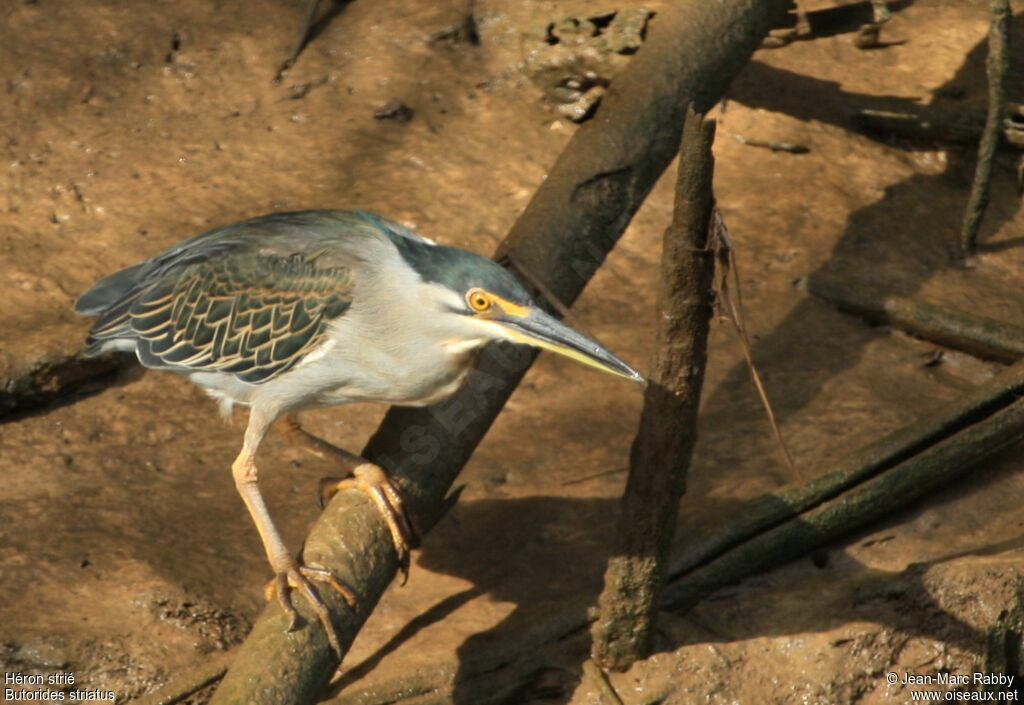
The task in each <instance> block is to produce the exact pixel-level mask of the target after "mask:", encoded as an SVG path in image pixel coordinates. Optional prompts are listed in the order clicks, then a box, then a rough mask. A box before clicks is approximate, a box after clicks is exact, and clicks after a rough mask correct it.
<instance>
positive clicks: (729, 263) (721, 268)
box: [712, 209, 803, 482]
mask: <svg viewBox="0 0 1024 705" xmlns="http://www.w3.org/2000/svg"><path fill="white" fill-rule="evenodd" d="M712 237H713V241H712V247H713V248H714V249H715V251H716V254H717V258H718V299H719V301H720V302H721V303H723V304H724V310H723V315H724V316H725V317H726V318H727V319H728V320H729V321H730V322H731V323H732V325H733V327H734V328H735V329H736V333H737V334H738V335H739V340H740V348H741V349H742V350H743V357H744V358H745V359H746V361H747V369H748V370H750V379H751V381H752V382H753V384H754V389H756V390H757V395H758V397H760V399H761V405H762V406H763V407H764V411H765V414H767V415H768V422H769V423H770V424H771V427H772V433H773V434H774V435H775V440H776V442H777V443H778V445H779V449H780V450H781V451H782V456H783V458H785V460H786V466H787V467H788V468H789V472H790V474H791V475H792V476H793V479H794V480H796V481H797V482H802V481H803V475H802V474H801V473H800V470H799V469H798V468H797V466H796V463H795V462H793V456H792V455H790V453H789V448H788V447H786V441H785V440H784V439H783V438H782V431H781V430H780V429H779V423H778V421H777V420H776V419H775V411H774V410H773V409H772V404H771V401H770V400H769V399H768V392H767V391H766V390H765V388H764V384H763V383H762V382H761V375H760V373H759V372H758V371H757V366H756V365H755V364H754V355H753V353H752V351H751V349H750V338H748V337H747V327H746V324H745V323H744V319H743V292H742V290H741V289H740V274H739V268H738V266H737V265H736V252H735V251H734V250H733V248H732V243H731V241H730V239H729V230H728V228H727V227H726V225H725V221H724V220H723V219H722V215H721V213H719V212H718V210H717V209H716V210H715V213H714V220H713V222H712ZM730 273H732V276H733V281H734V282H735V288H736V298H735V299H733V296H732V289H730V287H729V274H730Z"/></svg>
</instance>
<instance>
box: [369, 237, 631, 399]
mask: <svg viewBox="0 0 1024 705" xmlns="http://www.w3.org/2000/svg"><path fill="white" fill-rule="evenodd" d="M385 222H386V223H387V225H388V227H389V229H391V230H392V233H391V234H392V235H398V237H393V238H392V239H393V241H394V243H395V245H396V246H397V247H398V249H399V251H400V252H401V254H402V256H403V258H404V259H405V261H406V263H407V264H408V265H409V266H410V267H412V269H413V270H415V271H416V273H417V274H418V275H419V277H420V278H421V279H422V280H423V281H424V282H426V283H428V284H430V285H432V286H430V287H429V289H430V291H431V292H432V293H431V296H432V298H434V299H435V302H436V303H437V305H438V308H439V309H440V311H441V312H442V315H445V316H449V317H450V318H448V319H447V320H448V321H449V323H453V324H454V325H453V326H450V329H454V330H457V331H458V334H457V335H458V336H459V338H460V339H461V340H457V341H451V342H453V343H456V344H458V343H460V342H465V343H467V344H472V343H473V341H482V342H488V341H498V340H506V341H511V342H513V343H523V344H526V345H533V346H535V347H538V348H543V349H545V350H551V351H552V352H556V353H558V354H559V355H565V356H566V357H570V358H572V359H574V360H577V361H579V362H582V363H583V364H585V365H590V366H591V367H596V368H597V369H599V370H603V371H604V372H610V373H612V374H615V375H619V376H621V377H625V378H627V379H631V380H634V381H637V382H642V381H643V376H641V374H640V373H639V372H637V371H636V370H635V369H633V368H632V367H630V366H629V365H628V364H626V363H625V362H624V361H622V360H621V359H620V358H619V357H617V356H616V355H614V354H613V353H612V352H611V351H610V350H608V349H607V348H605V347H604V346H603V345H601V344H600V343H598V342H597V341H595V340H592V339H590V338H588V337H587V336H585V335H583V334H581V333H578V332H576V331H575V330H573V329H572V328H570V327H569V326H567V325H565V324H564V323H562V322H561V321H559V320H558V319H557V318H555V317H554V316H551V315H549V314H548V313H546V312H545V311H544V310H543V309H541V308H540V307H539V306H538V305H537V304H536V303H535V302H534V301H533V298H532V297H531V296H530V293H529V292H528V291H527V290H526V288H525V287H524V286H523V285H522V284H521V283H520V282H519V280H518V279H516V277H515V275H513V274H512V273H511V272H509V271H508V270H507V269H505V268H504V267H502V266H500V265H499V264H497V263H495V262H493V261H492V260H489V259H487V258H485V257H481V256H480V255H477V254H475V253H473V252H469V251H467V250H462V249H459V248H455V247H442V246H440V245H434V244H432V243H430V242H429V241H424V240H422V239H419V238H417V239H415V240H414V239H412V238H411V237H409V236H411V235H413V233H411V232H408V231H405V230H404V229H402V231H401V232H395V230H396V228H394V227H392V226H393V225H397V224H392V223H391V222H390V221H385ZM397 227H399V228H400V227H401V226H397ZM455 316H457V317H458V318H454V317H455Z"/></svg>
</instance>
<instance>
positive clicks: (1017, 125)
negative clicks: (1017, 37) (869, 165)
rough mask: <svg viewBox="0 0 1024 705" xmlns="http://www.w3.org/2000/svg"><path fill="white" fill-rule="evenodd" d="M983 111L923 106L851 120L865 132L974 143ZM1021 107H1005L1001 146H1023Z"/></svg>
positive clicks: (874, 112) (856, 115)
mask: <svg viewBox="0 0 1024 705" xmlns="http://www.w3.org/2000/svg"><path fill="white" fill-rule="evenodd" d="M985 116H986V113H985V112H984V111H971V110H968V111H964V112H957V113H955V114H954V113H950V112H949V111H947V110H943V109H938V108H932V107H922V108H921V109H920V110H917V111H915V112H893V111H890V110H874V109H871V108H863V109H861V110H858V111H857V112H856V113H854V115H853V119H854V120H855V121H856V122H857V123H859V124H860V126H861V127H862V128H864V129H865V130H868V131H871V132H876V133H881V134H884V135H892V136H895V137H906V138H908V139H915V140H940V141H943V142H956V143H958V144H974V143H977V142H978V141H979V140H980V139H981V134H982V132H983V131H984V129H985ZM1022 122H1024V105H1021V104H1020V103H1007V104H1006V119H1005V120H1004V121H1003V126H1002V143H1003V144H1004V145H1007V146H1011V147H1016V148H1021V147H1024V125H1022Z"/></svg>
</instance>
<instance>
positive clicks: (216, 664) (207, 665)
mask: <svg viewBox="0 0 1024 705" xmlns="http://www.w3.org/2000/svg"><path fill="white" fill-rule="evenodd" d="M234 657H235V654H234V652H228V653H223V654H217V655H215V656H213V657H212V658H209V659H208V660H206V661H205V662H204V663H203V664H201V665H199V666H196V667H195V668H193V669H191V670H189V671H186V672H185V673H183V674H182V675H180V676H179V677H178V678H175V679H174V680H173V681H171V682H170V683H166V684H164V685H162V686H160V687H159V688H157V689H156V690H154V691H153V692H152V693H146V694H145V695H143V696H141V697H138V698H136V699H135V700H132V701H131V703H130V705H173V703H177V702H181V701H182V700H184V699H185V698H187V697H188V696H190V695H192V694H193V693H195V692H197V691H199V690H201V689H203V688H205V687H206V686H208V685H210V684H211V683H215V682H216V681H218V680H220V678H221V677H222V676H223V675H224V672H225V671H227V670H228V664H230V663H231V660H232V659H233V658H234Z"/></svg>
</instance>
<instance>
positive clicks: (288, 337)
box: [87, 254, 352, 383]
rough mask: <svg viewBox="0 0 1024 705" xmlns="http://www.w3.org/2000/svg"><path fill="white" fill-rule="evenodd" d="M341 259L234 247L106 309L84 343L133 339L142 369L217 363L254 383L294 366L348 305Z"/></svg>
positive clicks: (196, 367)
mask: <svg viewBox="0 0 1024 705" xmlns="http://www.w3.org/2000/svg"><path fill="white" fill-rule="evenodd" d="M351 286H352V278H351V274H350V272H349V270H348V268H346V267H318V266H317V263H316V261H315V259H313V260H312V261H310V260H309V259H306V258H305V257H303V256H301V255H292V256H290V257H279V256H273V255H261V254H243V255H239V254H235V255H234V256H231V257H227V258H225V257H213V258H212V259H207V260H204V261H200V262H196V263H194V264H189V265H186V266H183V267H180V268H175V269H172V270H171V271H170V272H168V273H166V274H165V275H164V276H163V277H161V278H159V279H157V280H156V281H155V282H154V283H152V284H151V285H150V286H148V287H145V288H136V289H135V290H133V292H132V294H133V295H132V296H130V297H129V298H127V299H125V300H123V301H121V302H119V305H118V306H117V308H116V309H115V310H114V311H112V312H109V313H106V314H104V315H103V316H102V317H101V318H100V320H99V321H97V323H96V325H95V326H94V327H93V330H92V332H91V334H90V337H89V339H88V341H87V343H88V345H89V350H90V351H95V350H99V349H100V348H101V347H102V345H103V343H104V342H105V341H106V340H109V339H111V338H123V337H129V336H130V337H134V338H135V339H136V352H137V354H138V357H139V360H140V361H141V362H142V364H144V365H146V366H147V367H155V368H170V369H174V368H176V367H187V368H189V369H193V370H218V371H221V372H226V373H230V374H233V375H235V376H236V377H237V378H238V379H240V380H242V381H244V382H253V383H260V382H263V381H266V380H268V379H271V378H272V377H274V376H276V375H279V374H281V373H282V372H285V371H287V370H288V369H289V368H291V367H292V366H293V365H294V364H295V363H296V362H297V361H298V360H300V359H302V356H303V355H305V354H306V353H307V352H309V351H310V350H311V349H313V348H315V347H316V346H317V344H318V343H319V342H320V341H321V339H322V338H323V335H324V333H325V331H326V326H327V323H328V322H329V321H330V320H332V319H334V318H337V317H339V316H341V315H342V314H344V313H345V311H346V310H347V309H348V307H349V305H350V304H351V300H350V294H351Z"/></svg>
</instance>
